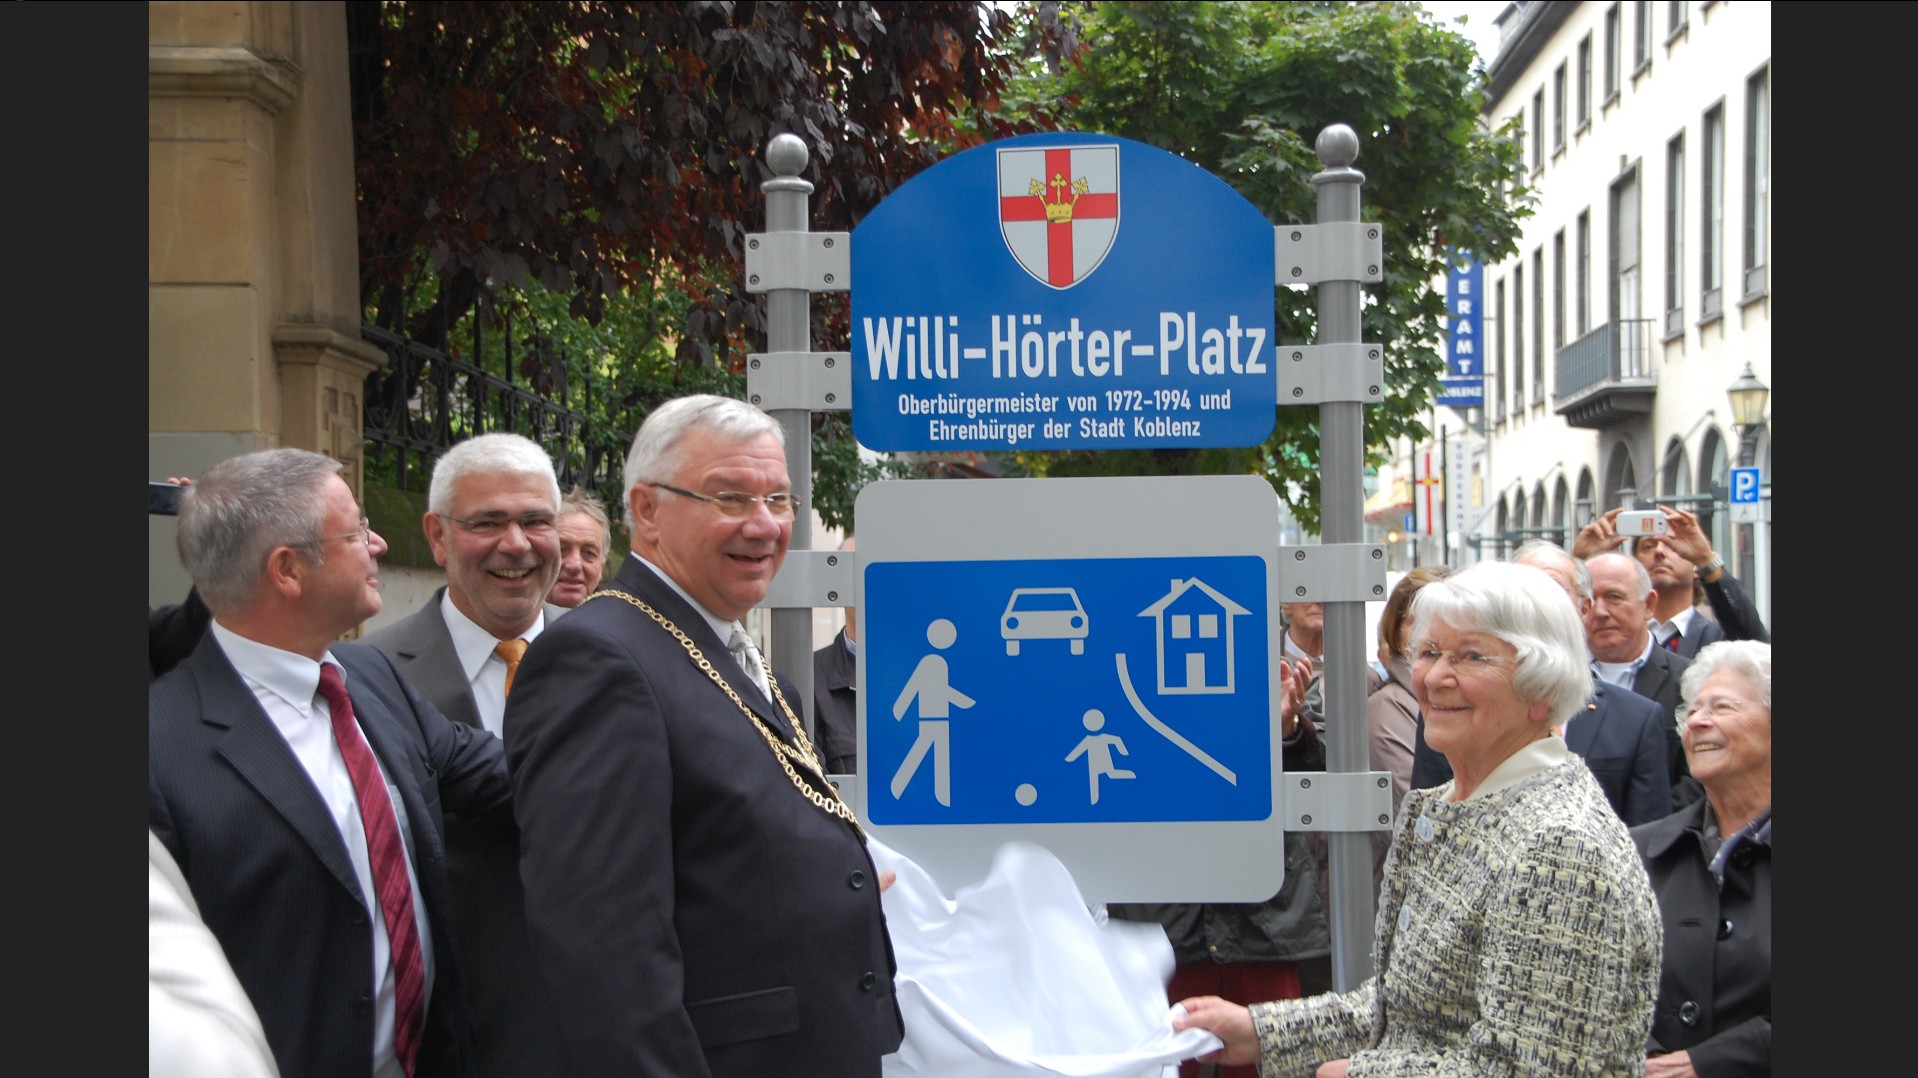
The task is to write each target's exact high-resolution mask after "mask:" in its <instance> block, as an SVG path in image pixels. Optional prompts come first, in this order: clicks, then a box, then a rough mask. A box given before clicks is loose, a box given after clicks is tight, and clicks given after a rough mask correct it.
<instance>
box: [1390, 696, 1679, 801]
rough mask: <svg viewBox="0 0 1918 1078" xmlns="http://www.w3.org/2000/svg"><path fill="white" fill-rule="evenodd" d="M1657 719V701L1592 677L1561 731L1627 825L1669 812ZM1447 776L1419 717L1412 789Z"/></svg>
mask: <svg viewBox="0 0 1918 1078" xmlns="http://www.w3.org/2000/svg"><path fill="white" fill-rule="evenodd" d="M1659 721H1660V720H1659V716H1658V705H1657V704H1654V703H1652V702H1651V701H1650V700H1647V699H1645V698H1644V697H1642V696H1640V695H1638V694H1637V693H1633V692H1627V691H1625V690H1624V689H1621V688H1619V687H1617V686H1616V685H1607V684H1605V683H1604V682H1602V681H1599V680H1598V679H1597V678H1593V679H1592V698H1591V700H1590V701H1588V702H1587V703H1586V705H1585V710H1584V711H1582V712H1580V713H1579V714H1578V716H1577V717H1576V718H1574V719H1573V720H1572V722H1571V725H1570V726H1568V727H1566V730H1565V745H1566V747H1567V748H1569V749H1571V750H1572V751H1573V752H1575V753H1577V754H1578V755H1579V756H1581V757H1584V759H1585V766H1586V767H1588V768H1590V769H1591V772H1592V777H1594V778H1596V779H1597V780H1598V785H1599V786H1600V787H1601V788H1602V789H1604V791H1605V799H1606V800H1607V801H1610V802H1611V803H1612V808H1613V810H1614V811H1616V812H1617V813H1618V817H1619V819H1621V820H1624V821H1625V826H1627V827H1631V826H1633V825H1636V824H1641V823H1646V822H1648V821H1651V820H1656V819H1658V818H1659V817H1661V816H1667V815H1670V813H1671V811H1672V784H1671V780H1670V778H1669V777H1668V776H1669V775H1670V765H1668V764H1667V763H1666V759H1665V757H1666V748H1665V734H1664V732H1663V731H1662V730H1661V729H1660V727H1659ZM1665 725H1667V726H1669V725H1671V724H1670V723H1666V724H1665ZM1451 779H1452V765H1451V763H1450V762H1449V761H1447V760H1446V759H1445V757H1444V756H1442V755H1440V754H1439V753H1438V751H1437V750H1436V749H1434V748H1432V747H1431V746H1430V745H1427V744H1426V743H1425V720H1424V719H1423V718H1421V719H1420V720H1419V740H1418V747H1417V748H1416V749H1415V750H1413V753H1412V788H1413V789H1415V790H1422V789H1424V788H1426V787H1428V786H1438V785H1440V784H1442V783H1446V782H1450V781H1451Z"/></svg>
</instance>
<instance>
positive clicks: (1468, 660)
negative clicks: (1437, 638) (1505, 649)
mask: <svg viewBox="0 0 1918 1078" xmlns="http://www.w3.org/2000/svg"><path fill="white" fill-rule="evenodd" d="M1406 655H1407V656H1408V657H1409V658H1410V659H1411V660H1412V665H1413V666H1424V667H1428V668H1429V667H1431V666H1432V665H1434V664H1435V663H1437V662H1438V661H1439V658H1440V657H1441V656H1442V657H1444V658H1445V659H1446V660H1447V661H1448V662H1450V663H1451V664H1452V669H1454V670H1460V671H1465V672H1467V673H1482V672H1484V671H1486V670H1491V669H1495V668H1497V667H1500V666H1509V665H1510V664H1511V663H1513V662H1514V661H1516V660H1513V659H1510V658H1507V657H1505V656H1503V655H1487V654H1485V653H1484V652H1482V651H1480V650H1478V649H1477V648H1458V649H1456V650H1454V651H1446V650H1445V649H1443V648H1441V647H1439V646H1438V645H1437V644H1433V643H1430V642H1427V643H1422V644H1414V645H1413V646H1412V647H1410V648H1408V649H1406Z"/></svg>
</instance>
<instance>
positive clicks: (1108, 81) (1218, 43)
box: [1004, 0, 1531, 530]
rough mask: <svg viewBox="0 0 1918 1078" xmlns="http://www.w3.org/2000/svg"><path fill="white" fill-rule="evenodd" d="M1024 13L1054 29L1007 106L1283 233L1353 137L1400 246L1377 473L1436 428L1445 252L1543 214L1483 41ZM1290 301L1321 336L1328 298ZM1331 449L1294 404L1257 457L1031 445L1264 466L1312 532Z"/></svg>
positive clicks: (1401, 10) (1501, 239)
mask: <svg viewBox="0 0 1918 1078" xmlns="http://www.w3.org/2000/svg"><path fill="white" fill-rule="evenodd" d="M1029 7H1030V8H1031V9H1038V8H1044V9H1046V10H1045V12H1044V14H1046V15H1047V16H1049V17H1050V18H1051V19H1052V24H1051V25H1050V26H1049V27H1039V26H1037V25H1034V27H1033V29H1032V30H1031V31H1030V32H1029V33H1030V36H1029V38H1028V43H1029V45H1030V46H1031V49H1030V55H1031V56H1032V57H1033V59H1032V60H1031V61H1030V62H1029V66H1028V68H1027V69H1026V70H1025V71H1024V72H1023V73H1022V74H1020V75H1019V76H1018V77H1016V78H1015V79H1014V80H1013V81H1012V82H1011V84H1010V85H1009V86H1008V88H1007V90H1006V93H1005V94H1004V102H1005V104H1004V108H1005V109H1006V110H1008V111H1009V112H1012V113H1021V112H1024V111H1025V110H1036V111H1039V112H1041V113H1043V114H1045V115H1059V116H1063V118H1064V120H1065V126H1067V127H1069V128H1072V129H1074V130H1083V131H1094V132H1099V133H1103V134H1111V135H1119V136H1123V137H1126V138H1131V139H1136V140H1138V141H1140V142H1146V143H1150V144H1151V145H1154V146H1158V147H1160V148H1162V149H1165V150H1168V151H1170V152H1172V153H1176V154H1178V155H1180V156H1181V157H1184V158H1186V159H1188V160H1190V161H1192V162H1194V163H1195V164H1198V165H1200V166H1201V167H1203V168H1205V169H1206V170H1208V171H1210V172H1211V173H1213V174H1214V175H1216V176H1218V177H1220V178H1221V179H1223V180H1225V181H1226V182H1227V183H1229V184H1231V185H1232V186H1233V188H1234V189H1236V190H1237V191H1238V192H1239V193H1240V194H1242V195H1244V196H1245V197H1246V199H1247V200H1249V201H1250V202H1252V204H1253V205H1255V206H1257V207H1259V209H1260V210H1261V211H1263V212H1264V213H1265V214H1266V216H1267V218H1268V219H1269V220H1271V221H1272V222H1273V223H1274V224H1275V225H1276V224H1285V223H1292V222H1298V223H1309V222H1312V221H1314V220H1315V219H1316V215H1317V211H1316V205H1317V201H1316V189H1315V188H1314V187H1313V186H1312V184H1311V182H1310V181H1311V177H1312V175H1313V174H1314V173H1315V172H1318V171H1320V169H1322V168H1323V165H1322V164H1321V163H1320V162H1319V160H1318V157H1317V155H1316V153H1315V152H1314V150H1313V144H1314V142H1315V141H1316V139H1317V137H1318V134H1319V132H1321V131H1322V130H1324V129H1325V128H1326V127H1328V126H1330V125H1332V124H1335V123H1344V124H1348V125H1350V126H1351V127H1352V128H1353V130H1354V131H1356V132H1357V133H1358V135H1359V140H1360V149H1359V159H1358V161H1357V162H1355V167H1357V168H1358V169H1359V170H1360V171H1362V172H1364V173H1365V177H1366V180H1365V185H1364V186H1363V188H1361V207H1362V209H1361V216H1362V217H1363V218H1364V219H1365V220H1367V221H1376V222H1379V223H1380V224H1382V225H1383V226H1384V242H1385V281H1384V282H1383V283H1381V284H1378V285H1368V286H1366V288H1365V295H1366V301H1365V305H1364V314H1363V322H1364V324H1363V333H1364V339H1365V340H1367V341H1378V342H1381V343H1383V344H1385V346H1386V359H1385V379H1386V385H1387V399H1386V400H1385V401H1384V402H1383V403H1382V404H1379V405H1376V406H1368V407H1367V408H1366V442H1367V446H1368V451H1367V452H1368V456H1369V457H1370V458H1371V459H1370V460H1369V461H1368V463H1373V464H1376V463H1379V462H1380V460H1381V459H1382V457H1383V455H1384V451H1385V448H1386V446H1387V444H1388V442H1389V440H1391V439H1395V438H1402V437H1406V436H1412V437H1424V436H1426V434H1428V433H1429V432H1428V431H1427V430H1426V427H1425V423H1424V419H1423V417H1424V416H1425V415H1426V414H1427V412H1428V410H1429V408H1430V406H1431V400H1432V398H1433V395H1434V394H1435V393H1436V391H1437V389H1438V378H1439V375H1441V374H1442V373H1443V372H1444V359H1443V356H1442V353H1441V350H1440V348H1441V344H1442V340H1443V329H1444V322H1443V319H1444V317H1445V296H1444V292H1443V288H1444V276H1445V260H1446V258H1447V252H1448V249H1449V248H1451V247H1452V246H1454V245H1457V246H1460V247H1464V248H1467V249H1473V250H1477V251H1478V252H1480V254H1481V256H1482V257H1483V258H1484V259H1485V260H1486V261H1494V260H1497V259H1499V258H1502V257H1505V256H1508V255H1509V254H1511V253H1512V252H1513V250H1514V249H1515V244H1516V242H1517V237H1518V234H1519V222H1520V220H1521V218H1522V217H1524V216H1527V215H1529V213H1530V212H1531V211H1530V209H1529V207H1528V206H1527V202H1528V201H1529V198H1528V193H1527V191H1526V190H1525V188H1524V187H1523V180H1522V177H1523V171H1522V168H1521V162H1520V153H1519V148H1518V146H1517V145H1516V143H1515V142H1514V140H1513V139H1512V138H1511V136H1510V132H1508V131H1502V132H1492V131H1488V130H1486V129H1485V128H1484V127H1482V126H1481V123H1480V116H1479V107H1480V104H1481V102H1482V100H1483V93H1482V90H1481V85H1482V82H1483V77H1484V71H1483V66H1482V64H1481V63H1480V62H1479V60H1478V58H1477V56H1476V54H1475V53H1474V51H1473V48H1472V45H1471V43H1470V41H1469V40H1468V39H1467V38H1465V37H1464V36H1462V35H1460V34H1459V33H1457V32H1456V31H1455V30H1453V29H1451V28H1448V27H1445V26H1441V25H1439V24H1438V23H1437V22H1435V21H1434V20H1433V19H1432V17H1431V16H1430V15H1429V14H1428V13H1426V12H1425V11H1424V10H1423V8H1421V7H1420V6H1419V5H1418V4H1414V3H1214V2H1196V3H1177V4H1168V3H1132V2H1125V3H1121V2H1110V0H1108V2H1101V3H1096V4H1075V5H1058V4H1045V5H1030V6H1029ZM1034 13H1035V14H1037V12H1036V10H1035V11H1034ZM1041 58H1045V59H1049V60H1050V61H1051V62H1049V63H1042V62H1041ZM1275 294H1276V304H1277V318H1278V332H1279V340H1280V341H1281V342H1286V343H1299V344H1304V343H1311V341H1312V340H1313V338H1314V334H1315V331H1316V327H1315V323H1314V312H1315V304H1316V296H1315V294H1314V293H1313V292H1311V291H1309V290H1304V289H1294V288H1278V289H1275ZM1318 457H1319V436H1318V409H1317V408H1316V407H1284V406H1282V407H1280V408H1279V409H1278V421H1277V424H1276V426H1275V428H1274V431H1273V434H1272V436H1271V438H1269V439H1268V440H1267V441H1266V442H1265V444H1264V445H1261V446H1255V447H1251V448H1247V449H1229V450H1226V449H1212V450H1192V451H1122V452H1098V453H1093V452H1056V453H1043V452H1035V453H1021V454H1019V460H1020V462H1021V463H1022V464H1023V465H1024V466H1025V467H1026V468H1027V469H1028V470H1029V471H1030V472H1031V473H1032V474H1035V475H1053V476H1066V475H1138V474H1217V473H1248V472H1250V473H1257V474H1262V475H1265V476H1266V477H1267V478H1268V479H1269V480H1270V481H1271V482H1272V484H1273V486H1274V487H1275V488H1276V489H1277V490H1278V491H1279V493H1280V496H1281V497H1283V498H1285V499H1286V501H1287V502H1288V504H1290V505H1291V506H1292V508H1293V511H1294V513H1295V514H1296V515H1297V516H1298V517H1299V519H1300V521H1301V522H1302V523H1303V524H1305V526H1306V527H1308V528H1311V529H1314V530H1316V528H1317V522H1318V507H1319V469H1318Z"/></svg>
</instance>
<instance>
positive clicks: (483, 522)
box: [440, 513, 559, 539]
mask: <svg viewBox="0 0 1918 1078" xmlns="http://www.w3.org/2000/svg"><path fill="white" fill-rule="evenodd" d="M440 515H441V516H443V517H446V519H448V520H450V521H452V522H453V523H455V524H458V525H459V526H460V527H462V528H464V529H466V532H467V534H469V535H476V536H479V537H480V538H481V539H497V538H499V537H500V536H502V535H505V534H506V529H507V528H509V527H512V526H513V525H515V524H517V525H519V530H520V531H522V532H524V533H526V534H527V535H538V536H546V535H551V534H553V532H554V529H556V528H557V527H558V526H559V517H558V516H557V515H555V514H553V513H521V514H520V515H519V516H517V517H509V516H507V515H506V514H505V513H481V514H480V515H478V516H473V517H456V516H451V515H449V514H446V513H441V514H440Z"/></svg>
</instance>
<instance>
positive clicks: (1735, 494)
mask: <svg viewBox="0 0 1918 1078" xmlns="http://www.w3.org/2000/svg"><path fill="white" fill-rule="evenodd" d="M1760 478H1761V477H1760V475H1759V469H1757V468H1733V469H1732V494H1731V502H1732V504H1733V505H1740V504H1745V503H1749V504H1753V505H1756V504H1757V503H1758V501H1759V493H1760V489H1761V487H1762V484H1761V482H1760Z"/></svg>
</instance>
